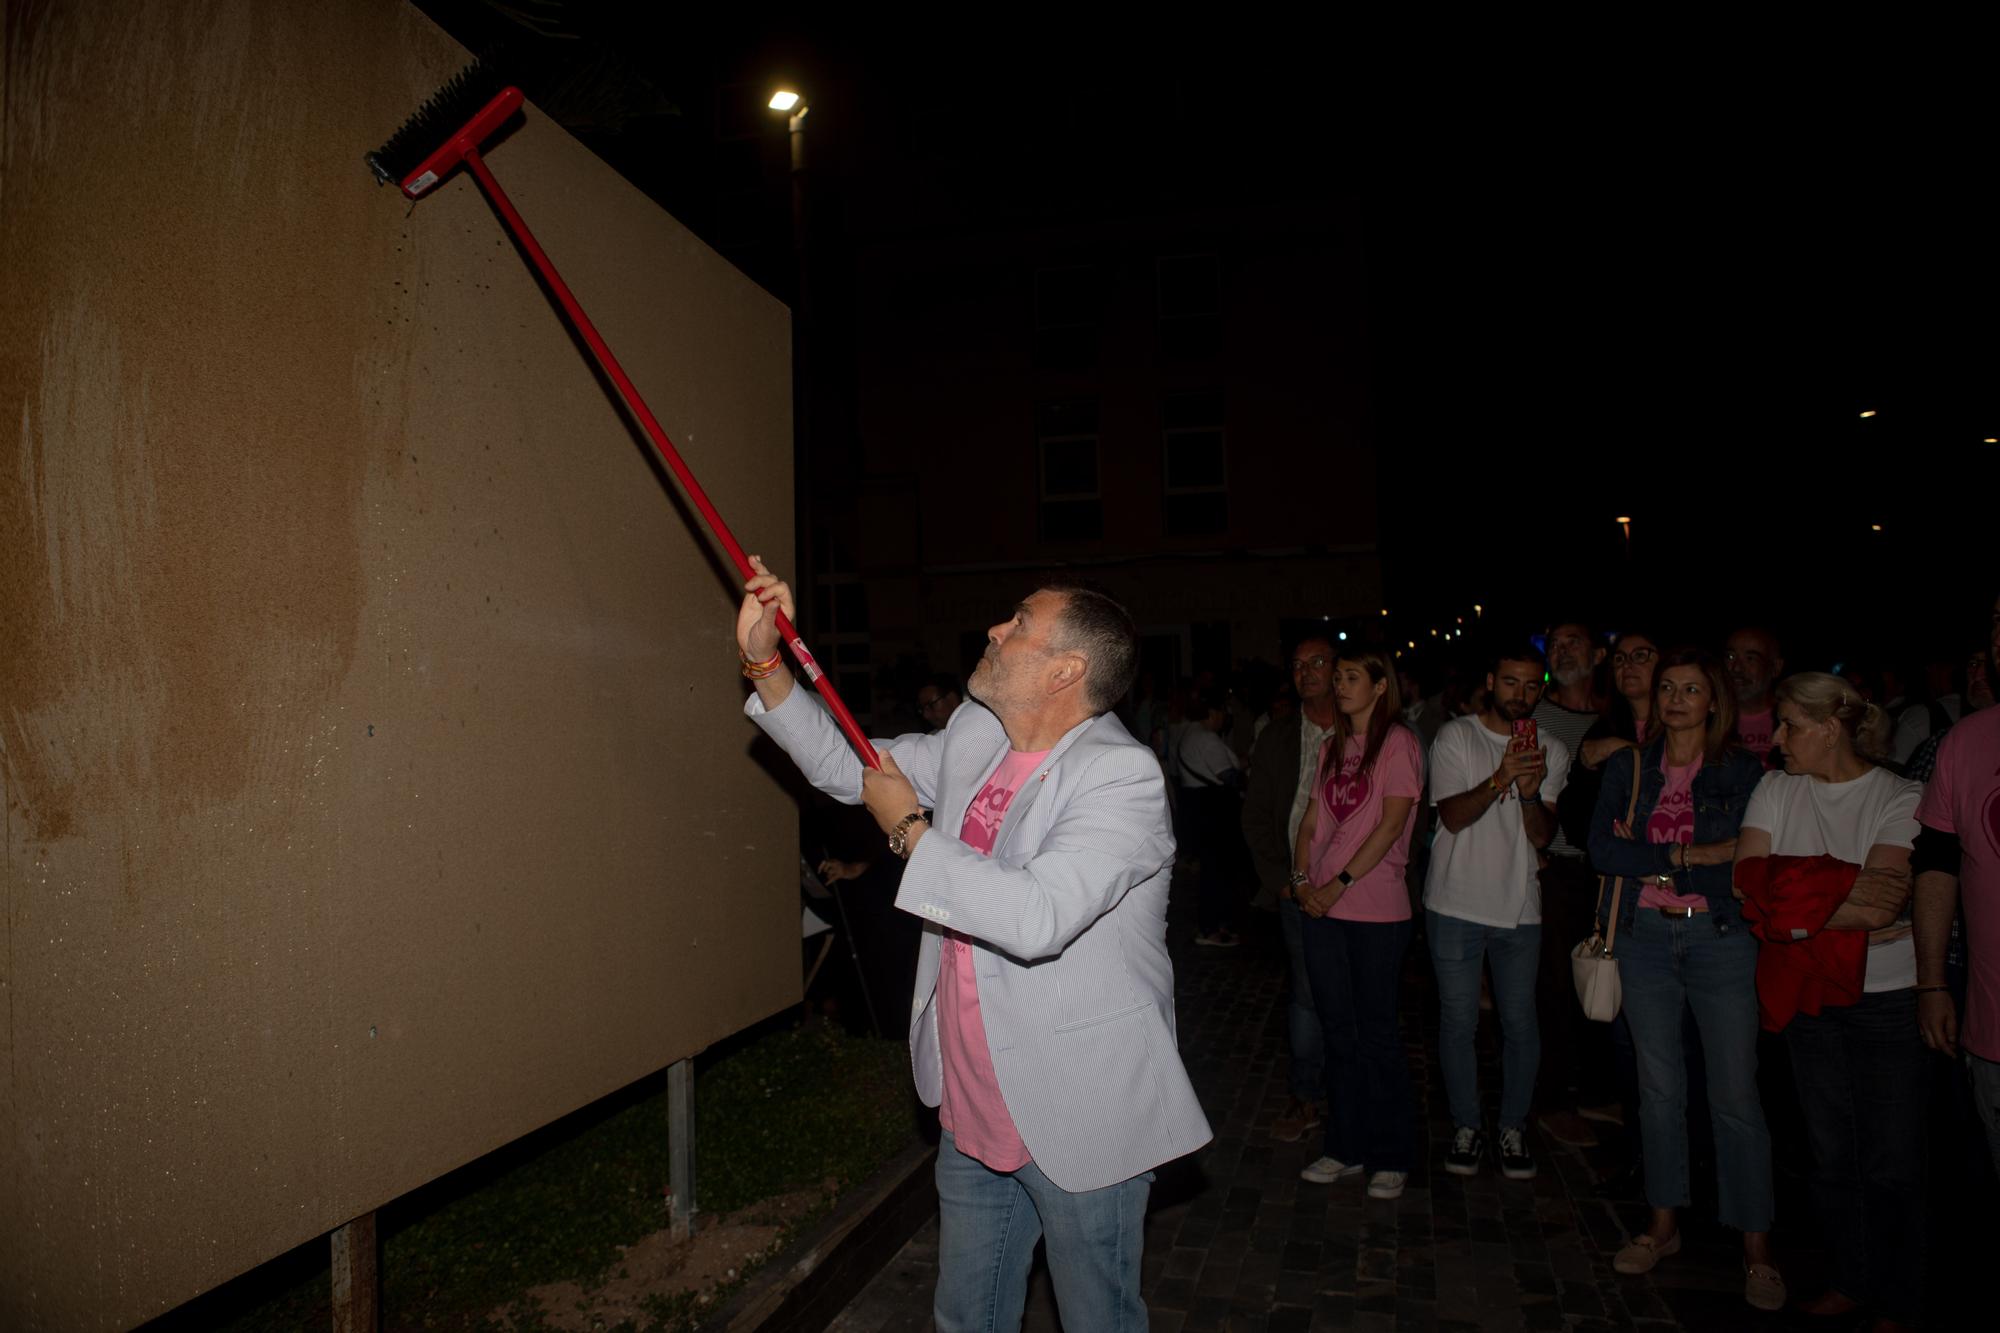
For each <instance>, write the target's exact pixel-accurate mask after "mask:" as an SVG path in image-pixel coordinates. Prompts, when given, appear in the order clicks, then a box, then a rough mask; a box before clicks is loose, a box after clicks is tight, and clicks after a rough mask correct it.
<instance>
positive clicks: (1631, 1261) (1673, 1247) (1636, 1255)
mask: <svg viewBox="0 0 2000 1333" xmlns="http://www.w3.org/2000/svg"><path fill="white" fill-rule="evenodd" d="M1680 1252H1681V1233H1680V1232H1678V1231H1676V1232H1675V1233H1674V1234H1673V1235H1671V1236H1669V1237H1667V1238H1666V1239H1665V1240H1664V1241H1658V1242H1656V1241H1654V1239H1653V1238H1652V1237H1651V1236H1640V1237H1639V1238H1638V1239H1637V1240H1635V1241H1633V1242H1632V1243H1631V1244H1630V1245H1627V1246H1626V1247H1625V1248H1624V1249H1622V1250H1620V1251H1618V1253H1617V1254H1616V1255H1615V1256H1614V1257H1613V1258H1612V1260H1611V1266H1612V1267H1613V1268H1615V1269H1617V1270H1618V1271H1619V1272H1621V1273H1650V1272H1652V1271H1653V1267H1654V1265H1656V1264H1658V1263H1659V1262H1660V1260H1662V1259H1666V1258H1670V1257H1671V1256H1673V1255H1676V1254H1679V1253H1680Z"/></svg>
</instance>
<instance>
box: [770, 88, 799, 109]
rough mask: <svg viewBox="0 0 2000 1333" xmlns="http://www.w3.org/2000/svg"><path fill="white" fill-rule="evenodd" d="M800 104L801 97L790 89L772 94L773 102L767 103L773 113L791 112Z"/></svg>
mask: <svg viewBox="0 0 2000 1333" xmlns="http://www.w3.org/2000/svg"><path fill="white" fill-rule="evenodd" d="M798 104H799V95H798V94H797V93H795V92H792V91H791V90H790V89H788V88H780V89H778V91H777V92H775V93H772V94H771V100H770V101H769V102H768V103H766V105H768V106H769V107H770V108H771V110H773V111H790V110H791V109H792V108H793V107H795V106H797V105H798Z"/></svg>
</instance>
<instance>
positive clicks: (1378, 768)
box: [1306, 726, 1424, 921]
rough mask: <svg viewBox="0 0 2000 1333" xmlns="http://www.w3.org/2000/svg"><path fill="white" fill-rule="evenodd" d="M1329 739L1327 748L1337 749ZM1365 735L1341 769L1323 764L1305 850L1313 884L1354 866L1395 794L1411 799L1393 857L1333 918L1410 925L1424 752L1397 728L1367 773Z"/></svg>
mask: <svg viewBox="0 0 2000 1333" xmlns="http://www.w3.org/2000/svg"><path fill="white" fill-rule="evenodd" d="M1333 744H1334V743H1333V739H1332V738H1331V737H1329V738H1328V739H1327V742H1326V747H1325V750H1326V752H1330V751H1331V750H1332V749H1333ZM1367 748H1368V738H1367V737H1366V736H1350V737H1348V738H1347V751H1346V753H1345V754H1343V755H1342V756H1341V761H1340V765H1339V767H1338V769H1337V770H1336V769H1335V766H1334V765H1333V764H1332V763H1331V762H1330V761H1327V760H1324V759H1323V760H1322V762H1321V765H1320V771H1319V779H1318V788H1319V824H1318V826H1317V827H1316V828H1315V829H1314V830H1313V842H1312V846H1311V847H1308V848H1307V849H1306V873H1307V874H1309V875H1310V876H1312V882H1313V883H1314V884H1325V883H1327V882H1328V881H1330V880H1331V879H1333V877H1334V876H1335V875H1338V874H1339V873H1340V872H1341V871H1343V870H1345V869H1346V868H1347V863H1348V862H1349V861H1350V860H1352V859H1353V858H1354V854H1355V853H1356V852H1358V851H1360V850H1361V844H1362V843H1364V842H1366V841H1368V836H1369V835H1370V834H1371V833H1373V832H1374V831H1375V828H1376V826H1377V825H1379V824H1380V823H1381V822H1382V801H1383V799H1384V798H1385V797H1389V796H1406V797H1409V798H1410V809H1409V813H1408V814H1406V815H1404V817H1403V828H1402V831H1401V832H1400V833H1398V834H1397V835H1396V840H1395V841H1394V842H1392V843H1390V844H1389V851H1388V853H1387V854H1386V855H1385V856H1383V858H1382V859H1381V860H1380V861H1379V862H1377V863H1376V866H1375V868H1374V869H1373V870H1370V871H1369V872H1368V873H1367V874H1365V875H1363V876H1361V877H1360V878H1359V879H1357V880H1355V881H1354V883H1353V884H1351V885H1349V886H1348V888H1347V892H1345V893H1343V894H1341V895H1340V901H1339V902H1337V903H1335V904H1334V905H1333V908H1332V910H1330V911H1329V912H1328V913H1327V915H1328V916H1330V917H1334V918H1337V919H1339V920H1341V921H1407V920H1409V919H1410V893H1409V890H1408V889H1407V888H1405V887H1404V884H1403V871H1404V868H1405V867H1407V866H1408V865H1409V863H1410V829H1411V827H1412V826H1413V825H1414V824H1415V823H1416V819H1417V806H1416V802H1417V801H1418V800H1419V799H1421V798H1422V796H1423V791H1424V752H1423V746H1422V745H1421V744H1420V743H1419V742H1418V740H1417V736H1416V733H1415V732H1413V731H1411V730H1410V729H1409V728H1408V727H1402V726H1394V727H1390V728H1389V734H1388V735H1386V736H1384V737H1383V738H1382V749H1381V752H1380V753H1378V754H1377V755H1376V756H1375V764H1374V768H1373V771H1372V772H1366V773H1364V772H1362V771H1361V756H1362V753H1363V751H1365V750H1366V749H1367Z"/></svg>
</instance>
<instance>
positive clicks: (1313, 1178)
mask: <svg viewBox="0 0 2000 1333" xmlns="http://www.w3.org/2000/svg"><path fill="white" fill-rule="evenodd" d="M1360 1174H1361V1168H1360V1167H1358V1166H1349V1165H1348V1164H1347V1163H1345V1162H1342V1161H1338V1160H1336V1159H1335V1158H1332V1157H1322V1158H1320V1159H1319V1160H1318V1161H1317V1162H1314V1163H1313V1164H1312V1165H1311V1166H1309V1167H1307V1168H1306V1169H1305V1170H1303V1171H1301V1172H1299V1179H1300V1180H1304V1181H1310V1182H1311V1183H1312V1184H1315V1185H1331V1184H1332V1183H1333V1182H1334V1181H1336V1180H1345V1179H1347V1178H1348V1177H1349V1176H1358V1175H1360Z"/></svg>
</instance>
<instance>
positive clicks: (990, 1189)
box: [932, 1130, 1153, 1333]
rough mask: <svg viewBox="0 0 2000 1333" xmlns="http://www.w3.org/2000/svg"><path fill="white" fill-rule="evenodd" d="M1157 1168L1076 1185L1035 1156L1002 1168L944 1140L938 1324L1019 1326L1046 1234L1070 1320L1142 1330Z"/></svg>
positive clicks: (984, 1329) (953, 1329)
mask: <svg viewBox="0 0 2000 1333" xmlns="http://www.w3.org/2000/svg"><path fill="white" fill-rule="evenodd" d="M1152 1188H1153V1173H1152V1172H1151V1171H1147V1172H1144V1173H1142V1174H1140V1175H1136V1176H1134V1177H1132V1178H1131V1179H1130V1180H1121V1181H1119V1182H1118V1183H1117V1184H1116V1185H1107V1186H1105V1187H1104V1188H1103V1189H1096V1190H1084V1191H1082V1192H1080V1193H1072V1192H1070V1191H1069V1190H1065V1189H1062V1188H1059V1187H1058V1186H1057V1185H1056V1184H1055V1183H1054V1182H1053V1181H1051V1180H1050V1179H1049V1178H1048V1177H1047V1176H1045V1175H1043V1174H1042V1169H1041V1168H1040V1167H1038V1166H1036V1165H1035V1164H1034V1163H1033V1162H1029V1163H1028V1164H1027V1165H1026V1166H1023V1167H1022V1168H1021V1169H1020V1170H1018V1171H995V1170H994V1169H993V1168H992V1167H989V1166H987V1165H986V1164H985V1163H984V1162H982V1161H980V1160H979V1159H978V1158H975V1157H968V1156H966V1155H965V1154H964V1153H962V1152H960V1151H959V1150H958V1144H957V1141H956V1140H955V1139H954V1138H953V1137H952V1135H951V1133H950V1131H948V1130H947V1131H946V1132H945V1134H944V1137H943V1138H942V1139H941V1140H939V1142H938V1156H937V1191H938V1285H937V1297H936V1301H935V1303H934V1305H933V1307H932V1315H933V1317H934V1319H935V1320H936V1323H937V1328H938V1333H998V1330H1001V1329H1007V1330H1014V1329H1018V1328H1020V1327H1021V1316H1022V1313H1023V1311H1024V1309H1025V1308H1026V1306H1027V1302H1028V1269H1029V1266H1030V1265H1031V1264H1032V1262H1033V1260H1034V1257H1035V1242H1036V1241H1038V1240H1041V1239H1042V1238H1043V1237H1045V1236H1046V1237H1047V1238H1048V1258H1049V1280H1050V1282H1051V1283H1053V1284H1054V1286H1055V1289H1056V1306H1057V1308H1058V1310H1059V1311H1060V1312H1061V1314H1062V1321H1063V1327H1065V1328H1075V1329H1104V1330H1106V1333H1145V1330H1146V1328H1147V1318H1148V1317H1147V1314H1146V1302H1145V1301H1144V1299H1142V1298H1141V1297H1140V1295H1139V1257H1140V1253H1141V1251H1142V1249H1143V1248H1144V1245H1145V1239H1146V1235H1145V1230H1146V1199H1147V1196H1148V1195H1149V1194H1151V1192H1152Z"/></svg>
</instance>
